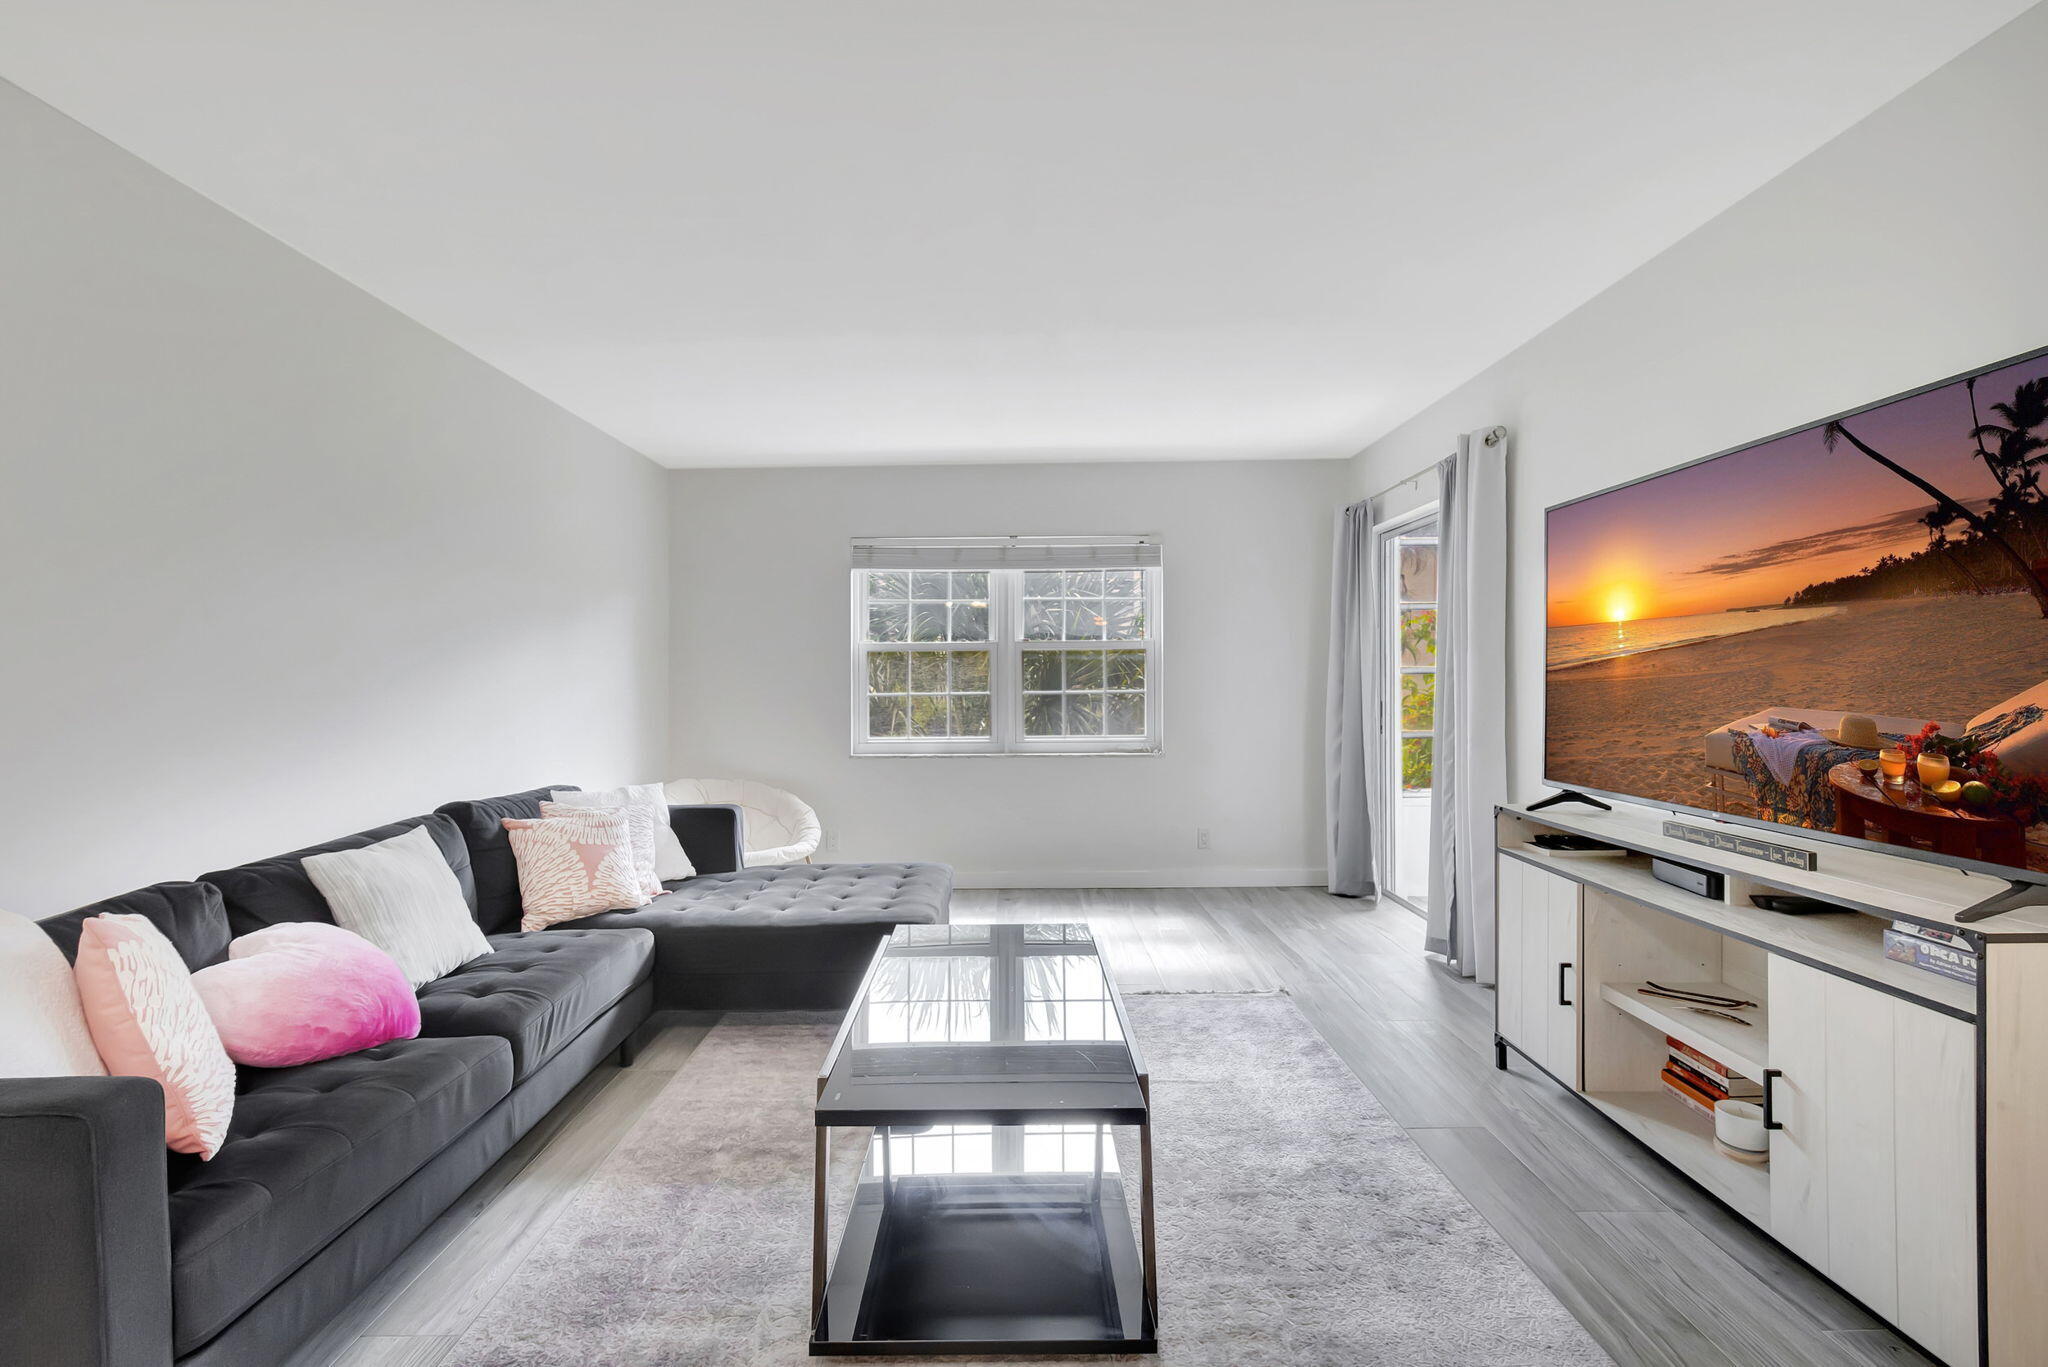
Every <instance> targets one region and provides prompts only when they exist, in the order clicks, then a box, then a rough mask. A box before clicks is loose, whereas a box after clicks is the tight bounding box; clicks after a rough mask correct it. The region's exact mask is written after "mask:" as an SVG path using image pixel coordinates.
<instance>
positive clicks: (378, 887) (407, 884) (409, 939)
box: [304, 826, 491, 987]
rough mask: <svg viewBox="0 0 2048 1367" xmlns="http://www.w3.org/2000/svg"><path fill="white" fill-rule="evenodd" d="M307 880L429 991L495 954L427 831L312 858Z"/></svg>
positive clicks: (337, 914) (338, 915)
mask: <svg viewBox="0 0 2048 1367" xmlns="http://www.w3.org/2000/svg"><path fill="white" fill-rule="evenodd" d="M304 862H305V866H306V876H307V877H308V878H310V879H312V880H313V886H314V887H316V888H318V889H320V895H321V896H322V897H325V898H326V899H327V906H328V909H329V910H331V911H332V912H333V913H334V923H335V924H336V925H338V926H340V927H341V928H342V929H343V930H352V931H354V932H355V933H356V934H358V935H360V936H362V937H363V938H364V939H365V940H368V941H369V942H370V943H371V944H373V945H375V946H377V948H379V949H381V950H383V951H384V952H385V953H386V954H389V955H390V956H391V958H392V960H393V961H394V962H395V963H397V965H398V968H399V971H400V972H402V973H404V974H405V978H406V981H407V982H409V983H411V984H412V985H413V986H414V987H425V986H426V985H427V984H428V983H430V982H432V981H434V979H436V978H439V977H442V976H443V975H445V974H448V973H452V972H454V971H455V970H456V969H458V968H460V967H462V966H463V965H464V964H466V963H468V962H469V961H470V960H471V959H475V958H479V957H481V956H482V955H485V954H488V953H490V952H491V942H490V941H489V940H486V939H485V938H484V933H483V931H481V930H479V929H477V924H476V921H475V920H474V919H472V918H471V916H470V914H469V904H468V903H467V902H465V901H463V900H462V884H460V883H458V882H457V881H456V880H455V870H453V869H451V868H449V867H448V860H447V859H446V858H445V857H444V856H443V855H442V853H441V847H440V846H439V845H436V844H435V843H434V837H433V836H432V835H431V834H430V833H429V832H428V831H427V828H426V827H424V826H415V827H413V828H412V829H411V830H409V831H407V832H406V833H405V834H404V835H396V836H393V837H392V838H391V839H389V840H380V841H378V842H377V843H376V844H374V845H365V846H364V847H363V848H361V849H359V850H337V851H335V852H334V853H333V854H309V855H307V856H306V858H305V861H304Z"/></svg>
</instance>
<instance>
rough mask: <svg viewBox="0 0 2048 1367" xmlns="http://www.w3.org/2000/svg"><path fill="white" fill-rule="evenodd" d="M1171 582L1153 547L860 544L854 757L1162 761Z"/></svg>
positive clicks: (1124, 540) (1125, 541) (1142, 542)
mask: <svg viewBox="0 0 2048 1367" xmlns="http://www.w3.org/2000/svg"><path fill="white" fill-rule="evenodd" d="M1160 575H1161V570H1160V553H1159V543H1158V541H1157V540H1156V539H1155V538H1151V537H982V538H970V539H964V540H958V541H925V540H890V541H856V542H855V543H854V546H853V582H852V590H853V751H854V753H855V754H858V755H985V754H1033V753H1051V754H1102V753H1121V752H1134V751H1135V752H1143V751H1153V750H1157V749H1158V748H1159V743H1160V734H1161V732H1160V722H1161V717H1160V703H1159V696H1160V687H1159V683H1160V680H1159V675H1160V616H1159V605H1160Z"/></svg>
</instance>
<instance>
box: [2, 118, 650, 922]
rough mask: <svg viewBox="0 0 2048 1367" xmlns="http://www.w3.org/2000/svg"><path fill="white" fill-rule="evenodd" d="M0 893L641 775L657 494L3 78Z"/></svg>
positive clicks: (576, 429) (81, 889)
mask: <svg viewBox="0 0 2048 1367" xmlns="http://www.w3.org/2000/svg"><path fill="white" fill-rule="evenodd" d="M0 186H5V187H6V188H5V191H4V199H5V211H4V213H0V554H4V555H5V557H6V564H5V570H4V574H5V579H4V584H0V642H4V651H5V654H4V664H0V718H4V719H5V721H4V729H0V774H4V775H5V782H6V787H7V792H8V794H9V796H10V799H11V802H10V811H9V812H8V815H7V819H6V820H5V821H0V906H5V907H7V908H9V909H11V910H15V911H19V912H22V913H24V914H30V915H41V914H47V913H50V912H53V911H59V910H62V909H64V908H65V907H67V906H71V905H75V904H77V903H79V902H82V901H85V900H88V899H91V898H94V897H98V896H102V895H107V894H112V893H117V892H121V891H124V890H126V889H128V888H131V887H135V886H139V885H141V884H144V883H149V882H156V881H159V880H162V879H167V878H186V877H191V876H192V875H194V874H197V873H200V872H202V871H204V870H206V869H209V868H214V867H218V866H220V865H222V864H224V863H228V862H234V861H238V860H242V859H247V858H254V857H260V856H263V855H268V854H274V853H277V852H279V851H281V850H285V849H289V848H293V847H295V846H297V845H299V844H303V843H308V842H311V841H315V840H320V839H324V838H327V837H330V836H335V835H341V834H344V833H346V832H348V831H351V830H355V829H359V828H361V827H363V826H365V825H369V824H372V823H375V822H379V821H383V820H387V819H390V818H395V817H400V816H405V815H409V814H412V813H416V812H419V811H423V810H426V809H428V808H430V807H433V806H435V805H437V804H439V803H441V802H443V801H447V800H449V799H451V798H456V797H464V796H475V795H479V794H485V793H494V792H502V791H505V790H507V789H509V788H512V787H514V786H524V785H526V784H530V783H534V782H553V781H567V782H580V783H584V784H599V783H611V782H615V781H620V780H627V779H633V778H642V777H651V776H652V773H653V772H654V771H655V770H656V769H658V767H659V760H660V758H661V757H662V755H663V752H664V750H665V746H666V730H665V728H666V722H667V716H666V708H667V699H666V670H667V629H668V606H667V563H666V534H667V533H666V502H665V498H664V494H665V487H664V484H663V475H662V473H661V472H660V471H659V470H658V469H657V468H656V467H655V466H654V465H652V464H651V463H650V462H648V461H646V460H644V459H643V458H641V457H640V456H638V455H636V454H634V453H633V452H631V451H629V450H627V449H626V448H625V447H622V446H620V445H619V444H618V443H616V442H614V441H612V440H611V439H609V438H607V437H605V436H602V435H601V434H599V433H598V432H596V431H594V430H593V429H591V428H590V427H588V426H587V425H585V424H583V423H581V422H580V421H577V420H576V419H573V418H571V417H570V416H568V415H567V414H566V413H564V412H562V411H561V410H560V409H558V408H556V407H554V406H553V405H551V404H549V403H547V402H545V401H544V400H542V399H540V398H539V397H537V396H536V395H534V394H532V393H531V392H529V391H528V390H526V389H524V388H522V387H521V386H519V385H517V384H515V383H513V382H512V381H511V380H509V379H507V378H506V377H505V376H503V375H502V374H500V373H498V372H497V371H495V370H492V369H490V368H489V367H487V366H485V365H484V364H483V363H482V362H480V361H478V360H476V359H475V358H473V357H471V356H469V355H468V354H467V353H465V352H462V351H459V350H457V349H456V348H455V347H453V346H451V345H450V344H448V343H447V342H445V341H443V340H442V339H440V338H439V337H437V336H435V335H434V334H432V333H430V332H428V331H426V330H425V329H424V328H421V327H420V326H418V325H417V324H415V323H412V322H410V321H409V320H407V319H405V318H403V317H401V316H400V315H398V314H397V313H395V312H393V311H392V310H391V309H389V308H387V307H385V306H384V305H382V304H380V303H378V302H376V301H375V300H373V299H371V298H370V297H369V296H367V295H365V294H363V293H361V292H360V291H358V290H357V289H355V288H354V287H352V286H350V285H348V284H346V283H345V282H343V281H342V280H340V279H339V278H337V277H335V276H333V275H331V274H329V273H328V272H327V271H325V270H323V269H321V268H320V267H318V266H316V265H314V264H313V263H311V262H309V261H307V260H306V259H304V258H303V257H300V256H298V255H296V254H295V253H293V252H291V251H290V250H288V249H286V248H285V247H283V246H281V245H280V244H278V243H277V242H276V241H274V240H273V239H271V238H269V237H267V236H265V235H264V234H263V233H261V232H259V231H257V230H256V229H255V228H253V227H251V226H249V225H248V224H246V223H244V222H242V221H241V220H239V219H236V218H234V217H232V216H230V215H229V214H227V213H226V212H225V211H223V210H221V209H219V208H217V207H215V206H214V205H212V204H210V203H208V202H207V201H205V200H203V199H201V198H200V197H199V196H198V195H196V194H193V193H192V192H191V191H189V190H186V189H184V188H183V187H181V186H179V185H177V184H176V183H174V182H172V181H170V180H169V179H167V178H166V177H164V176H163V175H161V174H159V173H158V172H156V171H155V170H153V169H151V168H149V167H148V166H146V165H144V164H143V163H142V162H140V161H138V160H136V159H135V158H133V157H131V156H129V155H128V154H127V153H125V152H122V151H120V150H119V149H117V148H115V147H113V146H112V145H111V144H108V143H106V142H104V141H102V140H101V139H100V138H98V137H97V136H96V135H94V134H91V133H88V132H86V131H85V130H84V129H82V128H80V127H79V126H77V125H76V124H73V123H72V122H71V121H69V120H68V119H66V118H64V117H62V116H61V115H59V114H56V113H54V112H53V111H51V110H50V109H48V108H47V107H45V106H43V105H41V104H40V103H38V102H37V101H35V100H33V99H31V98H30V97H28V96H27V95H25V94H23V93H22V92H21V91H19V90H18V89H16V88H14V87H13V86H9V85H5V84H0Z"/></svg>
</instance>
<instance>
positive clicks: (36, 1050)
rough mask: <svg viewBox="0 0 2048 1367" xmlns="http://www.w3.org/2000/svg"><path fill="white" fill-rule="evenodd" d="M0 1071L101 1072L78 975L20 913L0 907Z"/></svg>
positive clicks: (74, 1074)
mask: <svg viewBox="0 0 2048 1367" xmlns="http://www.w3.org/2000/svg"><path fill="white" fill-rule="evenodd" d="M0 983H4V984H5V985H6V986H5V987H4V988H0V1077H103V1076H105V1075H106V1071H107V1066H106V1065H105V1064H104V1063H101V1062H100V1051H99V1050H97V1049H95V1048H93V1043H92V1031H91V1030H89V1029H87V1028H86V1024H85V1011H84V1010H83V1009H82V1008H81V1007H80V1006H79V1004H78V980H77V979H76V978H75V977H73V976H72V973H71V965H70V964H69V963H68V962H66V961H65V958H64V951H63V950H61V949H59V948H57V945H56V942H55V941H54V940H52V939H51V938H50V937H49V936H48V935H46V934H45V933H44V932H43V928H42V927H41V926H39V925H37V924H36V923H35V922H34V921H31V920H29V919H28V918H27V917H26V916H16V915H15V914H14V913H13V912H11V911H0Z"/></svg>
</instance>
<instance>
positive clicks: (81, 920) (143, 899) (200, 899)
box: [37, 883, 228, 972]
mask: <svg viewBox="0 0 2048 1367" xmlns="http://www.w3.org/2000/svg"><path fill="white" fill-rule="evenodd" d="M102 912H110V913H112V914H114V915H116V916H143V917H147V918H148V920H149V923H150V924H151V925H153V926H155V927H156V928H157V929H158V930H160V931H162V932H163V933H164V938H165V939H166V940H169V941H170V942H171V945H172V947H173V948H175V949H176V950H177V951H178V957H179V958H181V959H183V960H184V961H185V967H187V968H189V969H192V970H193V971H194V972H197V971H198V970H199V969H202V968H205V967H206V966H207V965H209V964H217V963H220V962H221V961H222V960H224V959H226V958H227V957H228V913H227V909H226V908H225V907H223V906H222V905H221V900H220V889H219V888H216V887H214V886H213V885H212V884H211V883H156V884H153V885H151V886H150V887H146V888H137V889H136V890H135V891H134V892H124V893H122V894H121V895H120V896H119V897H109V898H107V900H106V901H104V902H93V903H91V904H90V905H87V906H82V907H80V908H78V909H77V910H76V911H67V912H63V913H61V914H59V915H56V916H52V917H49V918H48V919H46V920H43V921H40V922H38V923H37V924H39V925H41V926H42V928H43V931H44V933H45V934H47V935H48V936H49V937H50V938H51V939H52V940H55V941H56V942H57V948H59V949H61V950H63V951H64V957H65V958H67V959H70V960H71V961H72V962H74V963H76V962H77V960H78V936H79V933H80V928H81V927H82V926H84V924H85V923H86V921H87V920H89V919H90V918H92V917H94V916H98V915H99V914H100V913H102Z"/></svg>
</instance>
